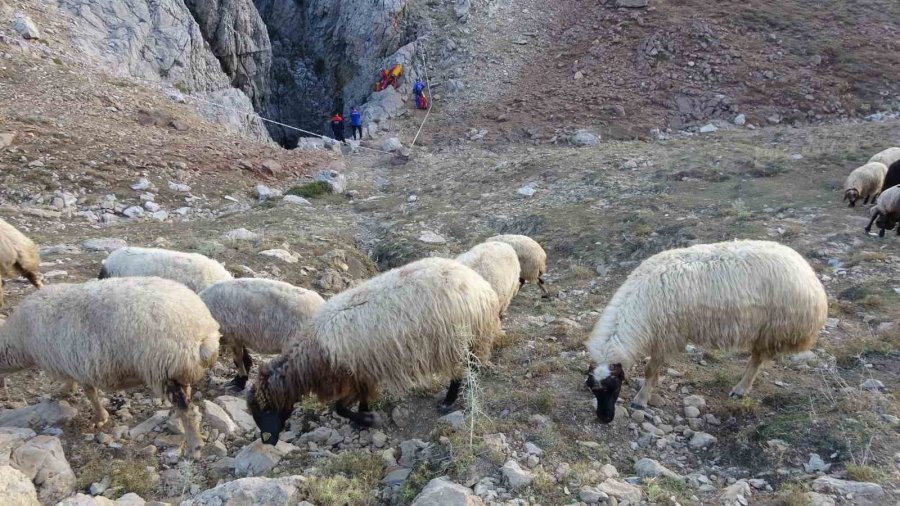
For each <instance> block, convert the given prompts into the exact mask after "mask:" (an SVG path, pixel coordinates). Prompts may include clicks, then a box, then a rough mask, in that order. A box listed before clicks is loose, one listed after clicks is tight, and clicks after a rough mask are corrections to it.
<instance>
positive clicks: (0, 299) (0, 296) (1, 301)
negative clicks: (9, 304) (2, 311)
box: [0, 279, 5, 307]
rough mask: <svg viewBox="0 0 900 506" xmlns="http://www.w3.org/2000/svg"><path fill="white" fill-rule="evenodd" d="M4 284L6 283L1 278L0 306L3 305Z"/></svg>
mask: <svg viewBox="0 0 900 506" xmlns="http://www.w3.org/2000/svg"><path fill="white" fill-rule="evenodd" d="M4 284H5V281H3V280H2V279H0V307H3V285H4Z"/></svg>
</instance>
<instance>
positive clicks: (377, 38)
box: [255, 0, 424, 145]
mask: <svg viewBox="0 0 900 506" xmlns="http://www.w3.org/2000/svg"><path fill="white" fill-rule="evenodd" d="M412 3H413V2H411V1H409V0H386V1H384V2H354V3H352V4H350V3H347V2H341V1H340V0H309V1H306V2H294V1H289V0H255V4H256V7H257V8H258V9H259V13H260V15H261V16H262V19H263V21H264V22H265V24H266V26H267V27H268V28H269V37H270V39H271V42H272V57H273V60H272V76H273V79H272V85H273V87H272V101H271V104H272V105H271V106H270V107H269V108H268V109H267V110H266V111H265V112H264V115H267V116H269V117H273V118H276V119H279V120H280V121H283V122H285V123H288V124H291V125H297V126H299V127H301V128H305V129H308V130H312V131H315V132H324V131H325V127H326V122H327V119H328V115H329V113H331V112H332V111H333V110H336V109H337V110H342V111H344V112H346V111H348V110H349V108H350V107H351V106H352V105H362V103H363V102H364V101H365V100H366V99H367V98H368V96H369V95H370V94H371V92H372V87H373V85H374V83H375V81H376V79H377V78H378V71H379V70H380V69H382V68H385V67H386V66H388V65H391V64H393V63H402V64H404V77H403V79H402V80H401V81H402V83H401V84H402V87H401V91H402V92H403V93H404V94H405V95H404V96H407V97H408V96H410V93H409V90H410V89H411V85H412V80H413V79H414V78H415V76H416V70H415V68H414V64H415V63H416V62H415V48H414V46H413V47H406V49H405V50H403V51H400V50H401V49H403V48H404V47H405V46H408V45H409V44H410V43H411V42H412V41H414V40H416V38H417V37H418V35H419V34H418V33H417V30H419V27H420V26H424V25H423V24H422V23H420V22H419V21H418V20H417V19H414V14H411V13H412V12H413V11H414V9H413V8H412ZM401 105H402V102H401ZM379 107H380V109H379V111H378V112H377V114H378V116H379V118H382V117H390V116H391V114H392V113H391V112H390V111H388V112H383V111H381V109H383V107H381V106H379ZM392 110H396V107H395V108H393V109H392ZM261 112H262V111H261ZM362 112H363V114H365V110H363V111H362ZM276 128H278V127H276ZM279 130H281V129H279ZM270 131H271V132H272V134H273V137H274V138H275V139H276V140H279V141H281V142H283V143H286V144H288V145H294V144H296V142H297V137H298V135H299V133H298V132H296V131H291V130H287V129H284V130H281V131H275V130H270Z"/></svg>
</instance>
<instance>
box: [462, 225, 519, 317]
mask: <svg viewBox="0 0 900 506" xmlns="http://www.w3.org/2000/svg"><path fill="white" fill-rule="evenodd" d="M456 261H457V262H459V263H461V264H463V265H465V266H466V267H469V268H470V269H472V270H473V271H475V272H477V273H478V274H480V275H481V277H483V278H484V279H485V281H487V282H488V283H490V285H491V287H492V288H493V289H494V291H495V292H497V297H498V298H499V299H500V314H501V315H503V314H505V313H506V308H508V307H509V303H510V302H511V301H512V299H513V297H515V296H516V294H517V293H519V287H520V286H521V285H520V282H519V274H520V272H521V267H520V266H519V257H518V256H517V255H516V250H515V249H513V247H512V246H510V245H509V244H507V243H503V242H497V241H488V242H483V243H481V244H478V245H476V246H474V247H473V248H472V249H470V250H469V251H467V252H465V253H463V254H461V255H459V256H457V257H456Z"/></svg>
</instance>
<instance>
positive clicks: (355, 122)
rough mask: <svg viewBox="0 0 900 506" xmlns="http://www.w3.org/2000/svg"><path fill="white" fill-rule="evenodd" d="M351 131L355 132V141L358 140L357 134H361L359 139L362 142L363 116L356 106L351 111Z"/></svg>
mask: <svg viewBox="0 0 900 506" xmlns="http://www.w3.org/2000/svg"><path fill="white" fill-rule="evenodd" d="M350 131H351V132H353V133H352V135H353V139H354V140H356V134H357V133H359V139H360V140H362V115H361V114H360V113H359V109H357V108H356V107H355V106H354V107H353V108H352V109H350Z"/></svg>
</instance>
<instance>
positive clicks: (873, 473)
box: [847, 464, 884, 482]
mask: <svg viewBox="0 0 900 506" xmlns="http://www.w3.org/2000/svg"><path fill="white" fill-rule="evenodd" d="M847 478H849V479H851V480H853V481H871V482H879V481H881V480H882V479H884V473H883V472H881V471H879V470H878V469H875V468H874V467H871V466H866V465H858V464H847Z"/></svg>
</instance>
